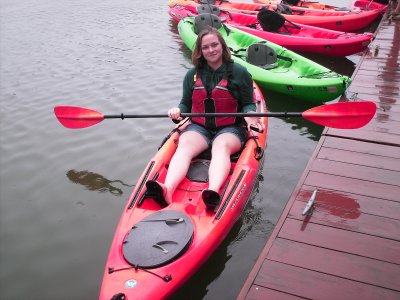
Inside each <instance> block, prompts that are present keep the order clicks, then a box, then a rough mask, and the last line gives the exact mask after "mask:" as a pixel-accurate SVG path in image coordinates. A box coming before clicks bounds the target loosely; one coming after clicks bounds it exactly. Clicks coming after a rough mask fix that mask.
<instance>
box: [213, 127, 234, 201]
mask: <svg viewBox="0 0 400 300" xmlns="http://www.w3.org/2000/svg"><path fill="white" fill-rule="evenodd" d="M240 148H241V143H240V140H239V138H238V137H237V136H236V135H235V134H233V133H224V134H221V135H219V136H218V137H217V138H216V139H215V140H214V142H213V145H212V150H211V152H212V159H211V163H210V168H209V171H208V174H209V175H208V177H209V189H210V190H213V191H215V192H217V193H219V190H220V188H221V186H222V185H223V183H224V182H225V180H226V178H227V177H228V174H229V171H230V168H231V159H230V156H231V155H232V154H234V153H236V152H238V151H239V150H240Z"/></svg>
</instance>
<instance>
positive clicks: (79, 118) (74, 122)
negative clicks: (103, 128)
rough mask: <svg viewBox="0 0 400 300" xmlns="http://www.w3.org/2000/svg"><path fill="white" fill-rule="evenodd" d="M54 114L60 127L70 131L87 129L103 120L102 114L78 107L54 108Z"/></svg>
mask: <svg viewBox="0 0 400 300" xmlns="http://www.w3.org/2000/svg"><path fill="white" fill-rule="evenodd" d="M54 114H55V115H56V117H57V119H58V121H60V123H61V124H62V125H64V126H65V127H67V128H72V129H77V128H85V127H89V126H92V125H95V124H97V123H100V122H101V121H103V120H104V115H103V114H102V113H100V112H98V111H95V110H92V109H88V108H84V107H79V106H56V107H54Z"/></svg>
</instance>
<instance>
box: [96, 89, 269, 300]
mask: <svg viewBox="0 0 400 300" xmlns="http://www.w3.org/2000/svg"><path fill="white" fill-rule="evenodd" d="M254 97H255V100H256V103H257V110H258V111H260V112H266V106H265V101H264V98H263V96H262V94H261V92H260V90H259V89H258V87H257V86H256V85H255V86H254ZM262 120H263V123H264V125H265V128H267V125H268V120H267V118H266V117H263V118H262ZM186 123H187V122H186ZM186 123H184V124H183V125H182V123H181V125H180V126H178V127H177V128H176V129H175V130H173V131H172V132H171V134H170V135H169V136H168V138H167V139H166V141H165V143H164V144H163V145H162V147H161V148H160V149H159V151H158V152H157V153H156V154H155V156H154V157H153V158H152V159H151V161H150V162H149V163H148V165H147V167H146V168H145V170H144V172H143V174H142V175H141V177H140V179H139V181H138V183H137V184H136V187H135V189H134V190H133V193H132V195H131V197H130V198H129V200H128V203H127V204H126V207H125V209H124V211H123V214H122V217H121V219H120V222H119V225H118V227H117V229H116V232H115V235H114V239H113V241H112V244H111V249H110V253H109V256H108V259H107V263H106V266H105V271H104V277H103V283H102V286H101V292H100V299H104V300H110V299H125V300H131V299H167V298H168V297H169V296H171V295H172V294H173V293H174V292H175V291H176V290H177V289H179V287H180V286H182V285H183V283H184V282H185V281H187V280H188V279H189V278H190V277H191V276H192V275H193V274H194V273H195V272H196V270H197V269H199V267H200V266H201V265H202V264H203V263H204V262H205V261H206V260H207V259H208V257H209V256H210V255H211V254H212V253H213V252H214V251H215V249H216V248H217V247H218V246H219V244H220V243H221V242H222V241H223V240H224V238H225V237H226V235H227V234H228V233H229V231H230V230H231V228H232V226H233V225H234V224H235V222H236V221H237V219H238V218H239V217H240V215H241V213H242V211H243V210H244V208H245V206H246V204H247V202H248V200H249V197H250V195H251V193H252V191H253V187H254V184H255V183H256V180H257V175H258V174H259V171H260V167H261V165H262V162H263V153H264V149H265V147H266V138H267V130H265V131H264V132H263V133H257V132H254V131H252V132H249V138H248V141H247V143H246V145H245V147H244V149H243V150H242V152H241V153H240V154H239V155H238V157H236V159H235V158H232V172H231V174H230V175H229V177H228V178H227V180H226V183H225V185H224V188H223V190H221V191H220V192H221V195H222V197H221V199H222V201H221V203H220V205H219V206H218V207H217V208H216V209H215V210H211V211H210V210H209V209H207V208H206V206H205V205H204V203H203V200H202V198H201V192H202V190H203V189H206V188H207V187H208V184H207V180H208V173H207V172H208V166H209V162H210V161H209V158H207V157H199V158H196V159H194V160H193V161H192V163H191V166H190V169H189V171H188V174H187V176H186V178H185V179H184V180H183V181H182V182H181V183H180V185H179V186H178V188H177V189H176V191H175V193H174V194H173V201H172V203H171V204H169V205H168V206H167V207H162V205H161V204H158V202H157V201H155V200H156V199H153V198H152V197H151V195H148V194H146V185H145V183H146V182H147V181H148V180H149V179H152V180H155V179H157V180H158V181H160V182H163V181H164V179H165V176H166V173H167V169H168V164H169V161H170V160H171V157H172V155H173V154H174V152H175V150H176V148H177V140H178V137H179V132H180V130H182V129H183V128H184V126H186Z"/></svg>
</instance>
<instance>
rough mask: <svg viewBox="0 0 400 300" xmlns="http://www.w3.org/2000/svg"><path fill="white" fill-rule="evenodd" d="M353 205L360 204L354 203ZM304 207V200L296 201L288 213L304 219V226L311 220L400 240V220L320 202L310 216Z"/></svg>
mask: <svg viewBox="0 0 400 300" xmlns="http://www.w3.org/2000/svg"><path fill="white" fill-rule="evenodd" d="M353 205H358V204H357V203H353ZM304 207H305V204H304V202H302V201H295V202H294V203H293V206H292V208H291V209H290V212H289V215H288V217H289V218H292V219H297V220H299V221H302V222H303V224H302V227H303V228H305V227H306V226H307V225H308V223H309V222H313V223H318V224H322V225H326V226H331V227H336V228H339V229H346V230H351V231H354V232H358V233H364V234H368V235H373V236H376V237H381V238H387V239H392V240H395V241H400V220H396V219H390V218H385V217H380V216H374V215H368V214H363V213H361V212H360V210H359V209H343V208H342V207H340V206H334V205H324V204H323V203H320V202H317V203H315V209H314V211H313V214H312V216H311V217H309V216H303V215H302V212H303V210H304ZM399 250H400V249H399ZM399 253H400V252H399Z"/></svg>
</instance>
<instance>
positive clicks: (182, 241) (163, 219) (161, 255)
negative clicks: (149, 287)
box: [122, 210, 193, 268]
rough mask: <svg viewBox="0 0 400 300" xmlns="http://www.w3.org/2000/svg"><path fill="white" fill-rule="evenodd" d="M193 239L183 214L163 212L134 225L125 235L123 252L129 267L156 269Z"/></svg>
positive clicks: (187, 221) (169, 211) (180, 253)
mask: <svg viewBox="0 0 400 300" xmlns="http://www.w3.org/2000/svg"><path fill="white" fill-rule="evenodd" d="M192 237H193V223H192V221H191V220H190V218H189V217H188V216H187V215H186V214H185V213H183V212H181V211H177V210H162V211H158V212H155V213H153V214H151V215H149V216H147V217H146V218H144V219H143V220H142V221H140V222H139V223H137V224H136V225H135V226H134V227H133V228H132V229H131V230H130V231H129V233H128V234H127V235H126V237H125V240H124V244H123V246H122V252H123V254H124V257H125V259H126V260H127V261H128V263H130V264H131V265H132V266H135V267H136V266H138V267H140V268H156V267H160V266H162V265H166V264H168V263H170V262H171V261H173V260H174V259H176V258H178V257H179V256H180V255H182V254H183V253H184V252H185V251H186V250H187V248H188V247H189V245H190V242H191V240H192Z"/></svg>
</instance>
